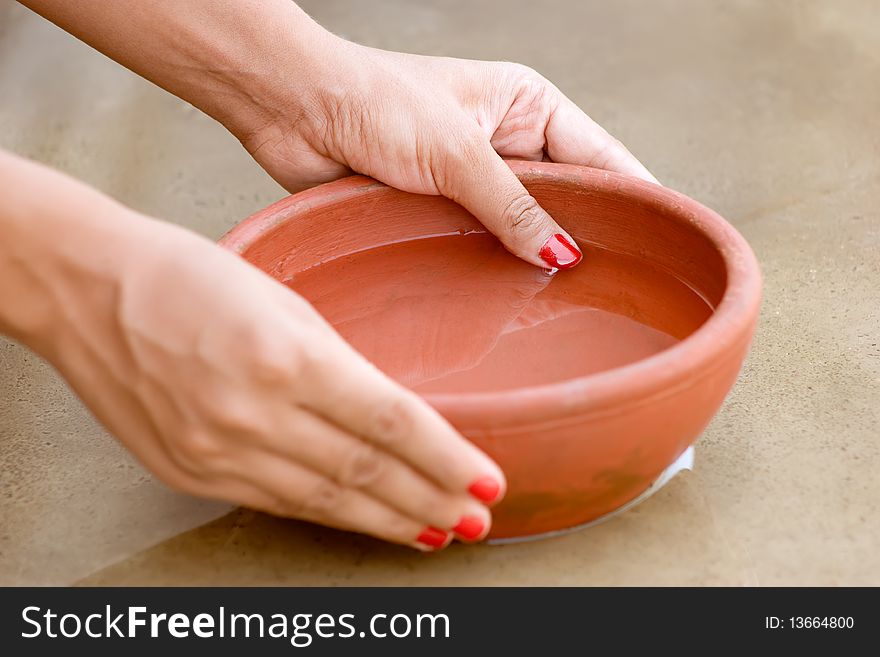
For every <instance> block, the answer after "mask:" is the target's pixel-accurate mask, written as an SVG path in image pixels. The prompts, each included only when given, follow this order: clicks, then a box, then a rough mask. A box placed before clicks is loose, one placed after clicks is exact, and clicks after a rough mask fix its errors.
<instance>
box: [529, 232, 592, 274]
mask: <svg viewBox="0 0 880 657" xmlns="http://www.w3.org/2000/svg"><path fill="white" fill-rule="evenodd" d="M538 255H540V256H541V260H543V261H544V262H546V263H547V264H548V265H549V266H550V267H552V268H554V269H568V268H569V267H574V266H575V265H576V264H577V263H579V262H580V261H581V259H582V258H583V257H584V256H583V254H582V253H581V252H580V249H578V248H577V246H575V245H574V243H573V242H572V241H571V240H569V239H568V238H567V237H566V236H565V235H562V234H561V233H557V234H556V235H554V236H553V237H551V238H550V239H548V240H547V241H546V242H544V246H542V247H541V250H540V251H539V252H538Z"/></svg>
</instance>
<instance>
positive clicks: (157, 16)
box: [21, 0, 345, 138]
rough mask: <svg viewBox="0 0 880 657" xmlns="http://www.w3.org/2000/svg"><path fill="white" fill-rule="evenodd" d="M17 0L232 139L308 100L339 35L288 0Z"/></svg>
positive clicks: (328, 69)
mask: <svg viewBox="0 0 880 657" xmlns="http://www.w3.org/2000/svg"><path fill="white" fill-rule="evenodd" d="M21 2H22V4H24V5H26V6H28V7H30V8H31V9H32V10H34V11H36V12H37V13H39V14H41V15H42V16H44V17H45V18H47V19H48V20H50V21H52V22H53V23H55V24H57V25H58V26H60V27H61V28H63V29H64V30H66V31H68V32H70V33H71V34H73V35H75V36H76V37H78V38H80V39H81V40H83V41H85V42H86V43H88V44H89V45H91V46H93V47H94V48H96V49H97V50H100V51H101V52H103V53H104V54H105V55H107V56H109V57H111V58H112V59H114V60H116V61H117V62H119V63H121V64H123V65H124V66H126V67H128V68H129V69H131V70H132V71H135V72H136V73H138V74H140V75H142V76H143V77H145V78H147V79H148V80H150V81H152V82H154V83H155V84H157V85H159V86H160V87H163V88H164V89H166V90H168V91H170V92H171V93H173V94H175V95H177V96H179V97H181V98H183V99H184V100H186V101H188V102H190V103H192V104H193V105H195V106H196V107H198V108H199V109H201V110H202V111H204V112H205V113H207V114H209V115H210V116H212V117H214V118H215V119H217V120H218V121H220V122H221V123H223V124H224V125H225V126H226V127H227V128H229V129H230V130H231V131H232V132H233V133H234V134H236V135H237V136H238V137H239V138H244V137H246V136H247V135H248V133H251V132H254V131H256V130H259V129H260V127H261V124H266V123H271V122H272V121H273V120H274V119H275V118H276V116H275V115H277V114H279V113H281V112H283V113H285V114H286V115H288V116H289V115H290V110H291V107H290V105H291V103H292V102H302V103H303V104H304V105H305V104H307V103H308V102H309V100H308V95H309V90H310V88H312V87H314V86H315V82H316V78H319V77H332V73H333V69H332V64H331V62H330V61H329V57H328V53H330V52H332V51H333V50H334V49H338V48H339V47H340V44H342V43H345V42H343V41H342V40H341V39H338V38H337V37H334V36H333V35H331V34H330V33H329V32H327V31H326V30H324V29H323V28H321V27H320V26H319V25H318V24H317V23H315V22H314V21H313V20H311V18H309V17H308V16H307V15H306V13H305V12H303V11H302V10H301V9H300V8H299V7H297V6H296V5H295V4H294V3H293V2H290V1H289V0H76V1H75V2H71V1H70V0H21ZM291 90H296V92H297V94H298V96H297V97H294V96H292V95H291ZM303 111H308V110H307V109H304V110H303Z"/></svg>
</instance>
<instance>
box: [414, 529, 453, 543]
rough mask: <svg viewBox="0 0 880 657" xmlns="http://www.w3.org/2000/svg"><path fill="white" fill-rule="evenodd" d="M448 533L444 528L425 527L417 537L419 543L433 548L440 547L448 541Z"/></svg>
mask: <svg viewBox="0 0 880 657" xmlns="http://www.w3.org/2000/svg"><path fill="white" fill-rule="evenodd" d="M447 536H448V534H447V533H446V532H445V531H443V530H442V529H437V528H436V527H425V530H424V531H423V532H422V533H421V534H419V537H418V538H417V539H416V540H417V541H418V542H419V543H421V544H423V545H427V546H429V547H432V548H440V547H443V545H444V544H445V543H446V537H447Z"/></svg>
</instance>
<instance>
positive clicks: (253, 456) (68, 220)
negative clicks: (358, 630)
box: [0, 152, 504, 549]
mask: <svg viewBox="0 0 880 657" xmlns="http://www.w3.org/2000/svg"><path fill="white" fill-rule="evenodd" d="M0 181H2V183H3V184H0V191H2V192H3V197H4V201H5V203H4V208H7V207H8V208H28V207H30V209H29V210H27V211H20V210H19V211H16V212H13V213H12V214H7V215H6V216H5V217H4V216H3V214H2V210H3V208H0V219H3V221H0V235H2V236H3V238H4V239H3V240H0V242H2V243H5V245H8V246H10V248H9V249H6V248H4V246H3V245H2V244H0V274H2V276H0V299H3V301H4V303H3V304H2V307H0V330H4V332H6V333H9V334H11V335H13V336H14V337H16V338H18V339H19V340H21V341H22V342H24V343H25V344H28V345H29V346H31V347H33V348H34V349H35V350H36V351H38V352H39V353H41V354H42V355H43V356H44V357H46V358H47V359H48V360H49V361H50V362H52V363H53V364H54V365H55V366H56V367H57V368H58V370H59V371H60V372H61V373H62V374H63V375H64V377H65V378H66V379H67V381H68V382H69V383H70V385H71V386H72V387H73V388H74V390H76V392H77V393H78V394H79V395H80V397H81V398H82V399H83V400H84V401H85V403H86V404H87V405H88V406H89V408H90V409H91V410H92V412H93V413H94V414H95V415H96V416H97V418H98V419H99V420H100V421H101V422H102V423H103V424H104V425H105V426H106V427H107V428H108V429H110V431H111V432H113V433H114V434H115V435H116V436H117V437H118V438H119V440H120V441H121V442H122V443H124V444H125V446H126V447H128V448H129V449H130V450H131V451H132V452H133V453H134V454H135V455H136V456H137V457H138V458H139V459H140V460H141V461H142V462H143V463H144V464H145V465H146V466H147V467H148V468H149V469H150V470H151V471H153V472H154V473H155V474H157V475H158V476H159V477H160V478H161V479H163V480H164V481H165V482H166V483H168V484H169V485H171V486H172V487H174V488H176V489H178V490H181V491H184V492H187V493H191V494H194V495H200V496H205V497H212V498H217V499H222V500H228V501H230V502H234V503H236V504H242V505H246V506H249V507H252V508H255V509H260V510H263V511H268V512H270V513H273V514H277V515H281V516H289V517H294V518H302V519H306V520H310V521H314V522H318V523H321V524H325V525H330V526H333V527H339V528H342V529H348V530H353V531H358V532H363V533H367V534H371V535H373V536H377V537H379V538H383V539H386V540H389V541H393V542H396V543H402V544H406V545H411V546H414V547H418V548H421V549H432V548H437V547H442V546H443V545H445V544H446V543H447V542H448V541H449V540H450V539H451V538H452V535H453V534H452V533H451V532H452V531H453V530H454V532H455V533H456V534H457V535H458V536H459V537H460V538H463V539H466V540H475V539H479V538H481V537H483V536H484V535H485V533H486V532H487V531H488V529H489V525H490V514H489V511H488V509H487V508H486V506H485V505H484V503H490V502H492V501H495V500H496V499H498V498H500V497H501V496H502V494H503V489H504V478H503V475H502V474H501V472H500V470H499V469H498V467H497V466H496V465H495V464H494V463H493V462H492V461H491V460H490V459H489V458H488V457H487V456H486V455H484V454H483V453H482V452H480V451H479V450H478V449H477V448H476V447H475V446H473V445H472V444H471V443H470V442H468V441H467V440H465V439H464V438H462V437H461V436H460V435H459V434H458V433H457V432H456V431H454V430H453V429H452V428H451V427H450V426H449V424H447V423H446V421H444V420H443V419H442V418H441V417H440V416H439V415H438V414H437V413H436V412H435V411H434V410H433V409H431V408H430V407H429V406H427V404H425V403H424V402H423V401H422V400H421V399H420V398H418V397H417V396H416V395H415V394H414V393H412V392H410V391H408V390H407V389H405V388H403V387H401V386H399V385H397V384H396V383H394V382H392V381H391V380H390V379H388V378H387V377H385V376H384V375H383V374H381V373H380V372H379V371H378V370H376V369H375V368H374V367H373V366H372V365H370V364H369V363H368V362H367V361H366V360H365V359H364V358H363V357H362V356H360V355H359V354H358V353H356V352H355V351H354V350H353V349H352V348H351V347H349V346H348V345H347V344H346V343H345V342H344V341H343V340H342V339H341V338H340V337H339V335H338V334H337V333H336V332H335V331H334V330H333V329H332V328H331V327H330V326H329V325H328V324H327V323H326V322H325V321H324V320H323V319H322V318H321V317H320V316H319V315H318V314H317V313H316V312H315V311H314V310H313V309H312V307H311V306H310V305H309V304H308V303H306V301H304V300H303V299H302V298H300V297H299V296H297V295H296V294H294V293H293V292H292V291H291V290H289V289H288V288H286V287H284V286H283V285H281V284H280V283H278V282H276V281H274V280H272V279H271V278H270V277H268V276H266V275H265V274H263V273H262V272H260V271H258V270H257V269H255V268H254V267H252V266H250V265H248V264H247V263H245V262H244V261H243V260H241V259H240V258H238V257H237V256H235V255H233V254H231V253H229V252H227V251H225V250H223V249H221V248H220V247H218V246H216V245H215V244H213V243H211V242H209V241H208V240H206V239H204V238H202V237H199V236H197V235H195V234H193V233H190V232H188V231H186V230H183V229H181V228H178V227H176V226H172V225H169V224H165V223H162V222H158V221H155V220H152V219H149V218H146V217H143V216H141V215H138V214H136V213H134V212H132V211H130V210H127V209H125V208H122V207H120V206H118V205H117V204H115V203H113V202H111V201H109V200H108V199H106V198H104V197H101V196H99V195H98V194H96V193H95V192H93V191H91V190H87V189H86V188H85V187H83V186H82V185H80V184H78V183H74V182H73V181H70V180H69V179H66V178H64V177H62V176H60V175H58V174H55V173H50V172H48V171H46V170H44V169H42V168H41V167H37V166H36V165H33V164H29V163H25V162H23V161H20V160H17V159H16V158H12V157H9V156H4V155H3V154H2V152H0ZM6 183H8V185H7V184H6ZM45 190H51V194H45ZM469 490H470V493H469V492H468V491H469ZM477 498H481V499H477Z"/></svg>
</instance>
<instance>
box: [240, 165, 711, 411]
mask: <svg viewBox="0 0 880 657" xmlns="http://www.w3.org/2000/svg"><path fill="white" fill-rule="evenodd" d="M524 178H525V182H526V184H527V186H528V188H529V191H530V192H531V193H532V194H533V195H534V196H535V197H536V199H537V200H538V201H539V202H540V203H541V205H542V206H543V207H544V208H545V209H546V210H547V211H548V212H550V213H551V214H552V215H553V216H554V217H555V218H556V220H557V221H558V222H559V223H560V224H561V225H562V226H564V227H565V228H566V230H567V231H569V233H570V234H571V235H572V236H573V237H574V238H575V239H576V241H577V242H578V244H579V245H580V247H581V248H582V249H583V251H584V254H585V258H584V261H583V262H582V263H581V264H580V265H579V266H578V267H576V268H574V269H572V270H568V271H563V272H559V273H557V274H555V275H552V276H551V275H548V273H547V272H545V271H542V270H540V269H538V268H536V267H533V266H531V265H529V264H527V263H524V262H522V261H521V260H519V259H517V258H515V257H514V256H512V255H511V254H509V253H508V252H507V251H505V250H504V248H503V247H502V246H501V244H500V243H499V242H498V240H497V239H495V238H494V237H493V236H492V235H490V234H488V233H486V231H485V229H483V227H482V226H481V225H480V224H479V223H478V222H477V221H476V220H475V219H474V218H473V217H472V216H471V215H470V214H469V213H467V212H466V211H465V210H463V209H462V208H461V207H459V206H458V205H456V204H454V203H452V202H451V201H448V200H446V199H444V198H441V197H430V196H417V195H411V194H406V193H403V192H399V191H397V190H394V189H391V188H388V187H385V186H383V185H379V184H377V183H374V182H372V181H369V180H368V179H359V180H358V181H351V180H349V181H344V182H343V183H335V185H338V192H337V193H335V194H334V193H333V191H334V190H333V189H332V187H333V185H329V186H324V189H323V191H322V194H320V195H315V194H313V195H312V196H311V197H310V196H309V194H310V193H307V194H306V195H300V198H299V199H297V197H292V199H291V200H290V202H289V203H287V204H286V205H279V206H275V207H273V208H269V209H268V210H267V211H266V212H265V213H264V215H263V216H261V217H257V218H256V220H255V221H254V222H253V227H254V232H253V233H252V234H251V235H248V236H245V237H246V239H242V240H241V242H240V243H241V244H242V245H243V246H242V248H241V249H239V250H240V252H241V254H242V255H243V256H244V257H245V258H246V259H247V260H249V261H250V262H252V263H253V264H255V265H257V266H258V267H260V268H261V269H263V270H264V271H266V272H268V273H270V274H271V275H272V276H273V277H275V278H276V279H278V280H280V281H281V282H283V283H285V284H286V285H289V286H290V287H291V288H292V289H294V290H295V291H297V292H298V293H300V294H301V295H303V296H304V297H305V298H307V299H308V300H309V301H310V302H311V303H312V304H313V305H315V307H316V308H317V309H318V310H319V311H320V312H321V313H322V314H323V315H324V316H325V317H326V318H327V319H328V321H330V323H331V324H333V325H334V327H336V329H337V330H338V331H339V332H340V333H341V334H342V335H343V337H345V338H346V339H347V340H348V341H349V342H350V343H352V344H353V345H354V346H355V347H356V348H357V349H358V350H359V351H361V353H363V354H364V355H366V356H367V357H368V358H370V359H371V360H372V361H373V362H374V363H375V364H376V365H377V366H378V367H380V369H382V370H383V371H385V372H386V373H388V374H389V375H391V376H393V377H394V378H396V379H398V380H399V381H401V382H402V383H404V384H405V385H408V386H410V387H412V388H413V389H415V390H416V391H417V392H420V393H422V394H426V395H432V394H457V395H461V394H465V395H466V394H471V393H486V392H502V391H506V390H512V389H522V388H531V387H535V386H544V385H548V384H553V383H557V382H560V381H566V380H570V379H575V378H579V377H584V376H589V375H592V374H597V373H600V372H603V371H607V370H610V369H614V368H617V367H621V366H625V365H628V364H630V363H633V362H636V361H639V360H642V359H645V358H649V357H651V356H652V355H655V354H657V353H659V352H661V351H664V350H666V349H668V348H669V347H671V346H673V345H675V344H676V343H677V342H679V341H681V340H683V339H684V338H686V337H687V336H689V335H690V334H692V333H693V332H694V331H696V330H697V329H698V328H699V327H700V326H701V325H703V323H705V322H706V320H707V319H708V318H709V317H710V316H711V314H712V313H713V311H714V309H715V308H716V307H717V305H718V304H719V302H720V300H721V299H722V297H723V295H724V292H725V287H726V281H727V269H726V266H725V262H724V258H723V257H722V253H721V252H720V250H719V248H718V246H717V245H716V244H715V243H714V242H713V241H712V239H711V238H710V237H709V236H707V235H706V234H705V232H703V231H702V230H701V229H700V228H699V226H698V223H697V222H696V221H691V217H690V216H689V214H688V210H687V208H685V207H682V206H676V204H675V203H674V202H667V203H666V204H664V203H659V204H658V202H657V199H651V200H650V202H648V201H647V200H646V199H645V198H644V197H639V196H634V195H632V194H628V193H624V192H623V191H621V189H619V188H616V187H615V186H614V185H608V184H607V181H603V180H602V179H601V177H594V179H591V180H593V181H594V182H593V184H584V183H583V181H581V182H577V181H573V180H571V179H567V178H565V177H555V178H554V177H552V176H550V177H548V176H546V175H538V176H534V177H533V178H531V179H529V178H528V176H525V177H524ZM313 191H317V190H313ZM291 217H295V218H294V219H293V220H291ZM232 246H233V248H234V247H235V244H233V245H232Z"/></svg>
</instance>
